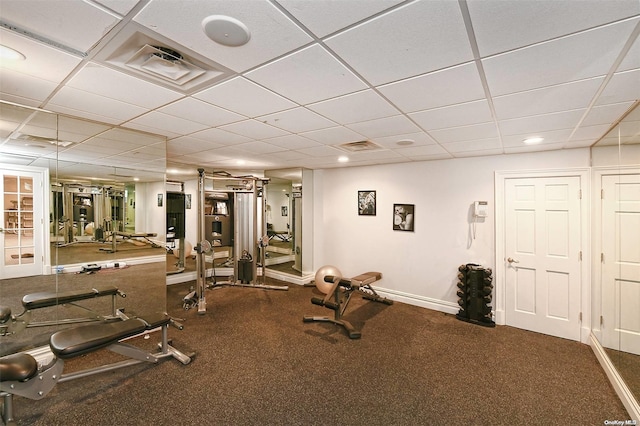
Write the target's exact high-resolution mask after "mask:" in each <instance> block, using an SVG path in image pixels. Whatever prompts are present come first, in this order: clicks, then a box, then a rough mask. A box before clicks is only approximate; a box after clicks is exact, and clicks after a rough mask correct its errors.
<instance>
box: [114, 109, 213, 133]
mask: <svg viewBox="0 0 640 426" xmlns="http://www.w3.org/2000/svg"><path fill="white" fill-rule="evenodd" d="M124 126H125V127H131V128H134V129H140V130H147V131H149V132H152V133H156V134H158V133H159V134H163V135H166V136H169V137H175V136H178V135H188V134H189V133H194V132H198V131H200V130H204V129H206V128H207V127H208V126H206V125H205V124H202V123H196V122H195V121H191V120H185V119H184V118H180V117H175V116H173V115H169V114H164V113H162V112H158V111H151V112H149V113H147V114H144V115H141V116H140V117H137V118H134V119H133V120H131V121H128V122H127V123H125V124H124Z"/></svg>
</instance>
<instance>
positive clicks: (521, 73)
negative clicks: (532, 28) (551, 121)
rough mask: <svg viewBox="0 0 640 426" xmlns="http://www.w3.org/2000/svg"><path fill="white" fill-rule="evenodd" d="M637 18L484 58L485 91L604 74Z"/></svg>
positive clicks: (503, 91)
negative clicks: (486, 87)
mask: <svg viewBox="0 0 640 426" xmlns="http://www.w3.org/2000/svg"><path fill="white" fill-rule="evenodd" d="M637 21H638V20H637V19H634V20H630V21H625V22H622V23H619V24H615V25H609V26H606V27H603V28H600V29H596V30H591V31H585V32H583V33H580V34H576V35H573V36H569V37H565V38H561V39H557V40H554V41H550V42H547V43H542V44H538V45H535V46H531V47H528V48H524V49H520V50H517V51H514V52H510V53H506V54H503V55H498V56H494V57H491V58H488V59H484V60H483V61H482V64H483V66H484V71H485V74H486V76H487V82H488V84H489V90H490V91H491V94H492V95H493V96H499V95H504V94H508V93H515V92H520V91H523V90H529V89H535V88H539V87H547V86H551V85H554V84H560V83H563V82H566V81H576V80H581V79H585V78H590V77H597V76H602V75H606V74H607V73H608V72H609V71H610V69H611V65H612V63H613V61H614V60H615V59H616V57H617V56H618V55H619V54H620V51H621V49H622V47H623V46H624V44H625V43H626V41H627V39H628V38H629V36H630V35H631V31H632V30H633V27H634V26H635V25H636V23H637ZM549 64H553V66H552V67H550V66H549Z"/></svg>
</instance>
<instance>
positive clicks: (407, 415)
mask: <svg viewBox="0 0 640 426" xmlns="http://www.w3.org/2000/svg"><path fill="white" fill-rule="evenodd" d="M272 282H273V281H272ZM190 285H193V283H185V284H180V285H173V286H169V287H168V290H167V304H168V310H169V313H170V314H171V315H173V316H175V317H179V318H182V319H183V323H184V326H185V328H184V330H182V331H179V330H177V329H170V337H171V338H172V339H173V345H174V346H175V347H177V348H178V349H181V350H183V351H195V352H196V356H195V358H194V360H193V361H192V362H191V363H190V364H189V365H182V364H180V363H179V362H177V361H175V360H172V359H169V360H165V361H163V362H161V363H160V364H158V365H155V366H147V365H140V366H134V367H130V368H128V369H122V370H118V371H115V372H109V373H103V374H100V375H95V376H91V377H88V378H84V379H79V380H75V381H72V382H67V383H62V384H59V385H57V386H56V387H55V388H54V389H53V391H52V392H51V393H50V394H49V395H47V396H46V397H45V398H43V399H42V400H40V401H31V400H28V399H25V398H15V413H16V417H17V418H18V420H19V421H18V424H19V425H47V426H51V425H65V426H69V425H92V426H97V425H114V424H121V425H141V426H142V425H144V426H147V425H367V426H371V425H435V424H451V425H555V424H558V425H559V424H563V425H565V424H570V425H603V424H604V422H605V420H625V419H628V418H629V415H628V414H627V412H626V411H625V409H624V406H623V405H622V403H621V402H620V400H619V399H618V398H617V396H616V395H615V392H614V391H613V389H612V387H611V385H610V384H609V381H608V380H607V377H606V375H605V373H604V372H603V371H602V369H601V367H600V366H599V364H598V362H597V360H596V358H595V356H594V354H593V352H592V350H591V349H590V348H589V347H588V346H587V345H584V344H581V343H577V342H572V341H567V340H563V339H558V338H554V337H549V336H545V335H541V334H536V333H532V332H527V331H522V330H519V329H516V328H512V327H506V326H498V327H496V328H484V327H480V326H477V325H473V324H469V323H465V322H461V321H458V320H456V319H455V317H453V316H451V315H446V314H443V313H440V312H435V311H431V310H427V309H423V308H419V307H415V306H411V305H407V304H402V303H397V302H396V303H395V304H393V305H392V306H387V305H383V304H378V303H373V302H367V301H365V300H362V299H361V298H360V297H359V296H357V295H356V296H354V298H353V299H352V301H351V305H350V306H349V309H348V310H347V312H346V316H345V317H346V318H348V319H350V320H351V321H352V323H353V324H354V326H355V327H356V328H357V329H361V330H362V338H361V339H359V340H351V339H349V338H348V337H347V335H346V333H345V331H344V330H343V329H342V328H341V327H337V326H335V325H333V324H330V323H320V322H314V323H303V322H302V317H303V315H305V314H311V315H330V314H332V313H333V312H332V311H329V310H327V309H325V308H322V307H319V306H315V305H312V304H311V303H310V299H311V297H312V296H318V292H317V290H316V289H315V288H314V287H302V286H289V290H288V291H272V290H259V289H252V288H242V287H227V288H224V287H222V288H217V289H213V290H209V291H208V292H207V299H206V300H207V312H206V314H204V315H198V313H197V312H196V310H189V311H185V310H183V309H182V297H183V296H184V295H185V294H186V293H187V292H188V289H189V286H190ZM155 337H156V336H153V337H152V339H150V340H142V339H141V342H139V344H142V345H151V344H152V343H153V341H152V340H153V339H154V338H155ZM132 343H135V342H132ZM110 358H112V356H111V355H109V353H108V352H105V351H101V352H96V353H93V354H90V355H86V356H83V357H79V358H75V359H73V360H71V361H69V362H68V363H67V365H66V366H65V368H66V371H72V370H75V369H78V368H80V367H83V366H85V365H91V364H93V363H96V362H101V361H103V360H105V359H110Z"/></svg>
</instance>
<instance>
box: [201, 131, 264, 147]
mask: <svg viewBox="0 0 640 426" xmlns="http://www.w3.org/2000/svg"><path fill="white" fill-rule="evenodd" d="M190 136H191V137H193V138H196V139H200V140H203V141H208V142H215V143H217V144H220V145H224V146H226V145H233V144H237V143H245V142H249V141H250V140H251V138H248V137H246V136H241V135H238V134H236V133H231V132H227V131H226V130H221V129H206V130H203V131H201V132H196V133H193V134H191V135H190Z"/></svg>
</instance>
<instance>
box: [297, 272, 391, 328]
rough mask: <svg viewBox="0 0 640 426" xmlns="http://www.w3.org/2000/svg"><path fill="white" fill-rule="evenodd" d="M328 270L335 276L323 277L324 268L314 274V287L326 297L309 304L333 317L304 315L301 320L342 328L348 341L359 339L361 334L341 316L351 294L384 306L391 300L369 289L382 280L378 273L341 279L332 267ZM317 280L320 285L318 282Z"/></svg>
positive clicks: (314, 299)
mask: <svg viewBox="0 0 640 426" xmlns="http://www.w3.org/2000/svg"><path fill="white" fill-rule="evenodd" d="M330 268H331V269H326V271H327V272H334V273H337V274H336V275H328V274H327V275H325V274H324V273H323V269H324V268H320V269H319V270H318V273H316V286H317V287H318V289H319V290H320V291H322V292H326V296H325V297H324V298H320V297H312V298H311V303H313V304H314V305H319V306H324V307H325V308H328V309H331V310H333V311H334V317H333V318H330V317H327V316H312V315H305V316H304V317H303V318H302V320H303V322H312V321H321V322H331V323H334V324H336V325H340V326H342V327H344V328H345V330H347V333H348V334H349V338H350V339H359V338H360V337H361V336H362V333H361V332H360V331H358V330H356V329H355V328H354V327H353V325H352V324H351V323H350V322H349V321H347V320H344V319H342V315H343V314H344V311H345V310H346V309H347V306H348V304H349V301H350V300H351V296H352V295H353V293H354V292H356V291H357V292H359V293H361V294H362V298H363V299H367V300H371V301H373V302H379V303H384V304H386V305H392V304H393V300H389V299H387V298H384V297H382V296H380V295H379V294H378V293H376V291H375V290H374V289H373V287H371V284H372V283H374V282H376V281H378V280H380V279H382V274H381V273H380V272H365V273H364V274H360V275H358V276H355V277H353V278H342V277H341V276H340V271H338V270H337V269H335V268H333V267H330ZM319 279H320V280H321V283H319V282H318V280H319ZM323 283H332V285H331V287H329V288H326V287H325V286H324V285H323Z"/></svg>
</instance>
